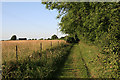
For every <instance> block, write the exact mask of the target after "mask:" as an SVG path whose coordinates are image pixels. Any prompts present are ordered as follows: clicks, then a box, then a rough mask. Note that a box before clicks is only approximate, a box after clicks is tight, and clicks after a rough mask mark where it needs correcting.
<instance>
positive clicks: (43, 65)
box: [2, 44, 72, 80]
mask: <svg viewBox="0 0 120 80" xmlns="http://www.w3.org/2000/svg"><path fill="white" fill-rule="evenodd" d="M71 47H72V44H62V45H60V46H58V47H54V48H51V49H47V50H46V51H44V52H41V53H39V52H34V53H33V54H32V55H30V56H28V57H27V58H26V59H24V60H18V61H14V62H13V61H10V62H4V63H3V64H2V68H3V72H2V79H3V80H4V79H9V78H20V79H25V78H41V79H44V78H50V77H51V76H52V74H53V73H54V72H55V71H56V70H57V68H58V65H59V64H60V63H61V61H62V60H63V59H64V58H65V56H66V55H67V54H69V51H70V49H71Z"/></svg>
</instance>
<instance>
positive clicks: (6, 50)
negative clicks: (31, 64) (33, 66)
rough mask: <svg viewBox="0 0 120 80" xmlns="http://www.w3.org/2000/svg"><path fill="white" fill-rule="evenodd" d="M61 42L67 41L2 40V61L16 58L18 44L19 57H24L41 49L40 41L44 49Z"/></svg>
mask: <svg viewBox="0 0 120 80" xmlns="http://www.w3.org/2000/svg"><path fill="white" fill-rule="evenodd" d="M58 41H59V43H60V44H61V43H65V41H64V40H21V41H20V40H19V41H2V61H3V62H4V61H10V60H13V61H14V60H16V50H15V49H16V45H17V46H18V59H23V58H25V57H26V56H29V55H31V54H32V53H33V52H36V51H39V50H40V43H42V50H43V51H44V50H46V49H48V48H51V42H52V46H53V47H54V46H57V45H58Z"/></svg>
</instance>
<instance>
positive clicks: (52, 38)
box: [10, 34, 65, 40]
mask: <svg viewBox="0 0 120 80" xmlns="http://www.w3.org/2000/svg"><path fill="white" fill-rule="evenodd" d="M55 39H60V40H61V39H62V40H64V39H65V37H61V38H58V36H57V35H55V34H54V35H52V36H51V38H48V39H43V38H41V39H39V40H55ZM10 40H27V38H18V39H17V36H16V35H13V36H12V37H11V39H10ZM28 40H37V39H36V38H35V39H34V38H32V39H28Z"/></svg>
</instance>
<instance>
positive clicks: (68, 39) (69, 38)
mask: <svg viewBox="0 0 120 80" xmlns="http://www.w3.org/2000/svg"><path fill="white" fill-rule="evenodd" d="M66 41H67V42H68V43H75V39H74V38H73V37H67V40H66Z"/></svg>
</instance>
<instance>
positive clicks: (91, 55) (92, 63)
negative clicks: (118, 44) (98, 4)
mask: <svg viewBox="0 0 120 80" xmlns="http://www.w3.org/2000/svg"><path fill="white" fill-rule="evenodd" d="M79 50H80V51H81V55H82V57H83V59H84V61H85V63H86V66H87V67H88V70H89V72H90V77H91V78H119V74H118V69H119V67H118V64H117V61H118V59H119V58H118V55H116V54H101V53H100V49H99V48H98V47H96V46H93V45H87V44H85V43H82V42H80V44H79Z"/></svg>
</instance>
